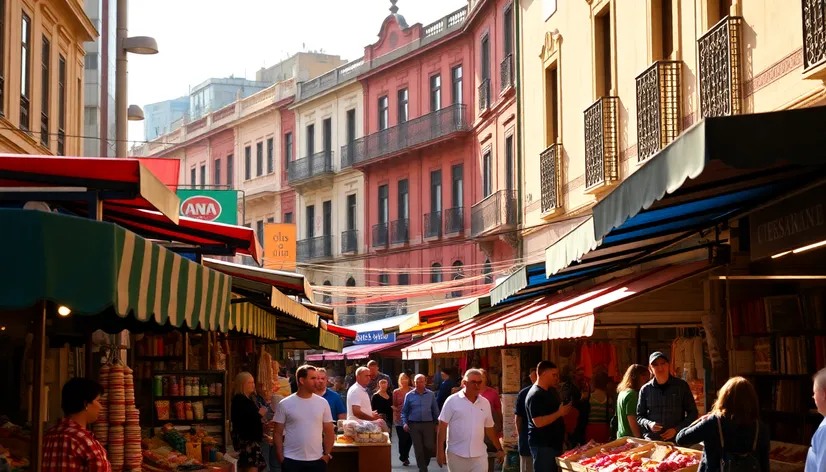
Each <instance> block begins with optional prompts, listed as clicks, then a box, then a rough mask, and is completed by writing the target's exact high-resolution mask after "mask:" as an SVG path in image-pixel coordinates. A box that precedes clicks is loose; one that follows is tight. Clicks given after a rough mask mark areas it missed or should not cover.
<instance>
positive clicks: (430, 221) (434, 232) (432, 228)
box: [424, 211, 442, 239]
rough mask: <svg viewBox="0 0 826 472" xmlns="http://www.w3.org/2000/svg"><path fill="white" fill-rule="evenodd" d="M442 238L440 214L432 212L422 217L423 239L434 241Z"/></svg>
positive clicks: (439, 212)
mask: <svg viewBox="0 0 826 472" xmlns="http://www.w3.org/2000/svg"><path fill="white" fill-rule="evenodd" d="M440 237H442V212H441V211H434V212H431V213H425V215H424V238H425V239H435V238H440Z"/></svg>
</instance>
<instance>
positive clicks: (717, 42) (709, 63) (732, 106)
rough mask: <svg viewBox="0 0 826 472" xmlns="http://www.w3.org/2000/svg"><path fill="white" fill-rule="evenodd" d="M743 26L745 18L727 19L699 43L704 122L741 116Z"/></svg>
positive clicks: (701, 100) (702, 37) (713, 28)
mask: <svg viewBox="0 0 826 472" xmlns="http://www.w3.org/2000/svg"><path fill="white" fill-rule="evenodd" d="M742 25H743V19H742V18H740V17H737V16H727V17H725V18H723V19H722V20H720V22H718V23H717V24H716V25H714V26H713V27H712V28H711V29H710V30H708V31H707V32H706V34H704V35H702V36H700V39H698V40H697V52H698V54H699V63H700V70H699V76H700V115H701V116H702V117H703V118H708V117H712V116H731V115H738V114H740V110H741V97H742V85H743V76H742V72H741V68H740V54H741V29H742Z"/></svg>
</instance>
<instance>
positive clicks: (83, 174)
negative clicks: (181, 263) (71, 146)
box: [0, 154, 180, 223]
mask: <svg viewBox="0 0 826 472" xmlns="http://www.w3.org/2000/svg"><path fill="white" fill-rule="evenodd" d="M178 164H179V163H178V161H177V160H171V161H169V163H168V164H167V163H164V162H163V161H159V162H153V163H151V164H150V165H151V166H152V167H153V169H154V170H155V172H158V173H160V174H161V175H162V176H167V174H168V173H169V169H166V168H167V167H170V168H171V166H172V165H174V166H175V167H177V166H178ZM0 188H2V190H3V192H0V199H2V200H6V201H9V200H20V199H21V198H23V199H25V200H31V201H44V202H47V203H50V204H60V203H61V202H74V203H84V204H87V205H88V206H89V207H91V209H93V211H94V213H95V215H94V216H95V217H97V216H99V215H98V208H97V203H98V202H102V203H103V212H104V213H105V212H106V210H107V209H108V208H109V207H110V206H114V207H128V208H140V209H144V210H155V211H158V212H160V213H161V214H162V215H163V216H164V217H166V218H167V219H168V220H169V221H171V222H173V223H177V222H178V206H179V205H180V201H179V199H178V197H177V196H176V195H175V193H174V192H173V191H172V190H170V189H169V188H168V187H167V186H166V185H165V184H164V182H163V181H161V180H160V179H159V178H158V177H157V176H156V175H155V173H153V171H152V170H150V169H149V168H148V167H147V166H146V165H144V164H143V163H142V162H141V161H139V160H137V159H98V158H79V157H55V156H21V155H17V154H0Z"/></svg>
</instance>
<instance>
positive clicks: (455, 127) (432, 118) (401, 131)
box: [347, 104, 470, 165]
mask: <svg viewBox="0 0 826 472" xmlns="http://www.w3.org/2000/svg"><path fill="white" fill-rule="evenodd" d="M469 130H470V125H469V124H468V118H467V105H462V104H453V105H449V106H446V107H444V108H442V109H440V110H437V111H434V112H432V113H428V114H426V115H422V116H420V117H418V118H413V119H412V120H409V121H407V122H405V123H402V124H401V125H398V126H393V127H391V128H387V129H384V130H381V131H379V132H376V133H373V134H369V135H367V136H364V137H361V138H359V139H357V140H355V141H353V143H352V144H351V145H350V146H351V148H350V150H349V151H353V152H349V151H348V156H347V157H348V160H349V162H351V165H352V164H360V163H362V162H366V161H369V160H372V159H378V158H380V157H383V156H387V155H389V154H393V153H396V152H399V151H403V150H405V149H407V148H410V147H413V146H419V145H422V144H426V143H428V142H430V141H434V140H437V139H440V138H444V137H446V136H449V135H451V134H453V133H459V132H466V131H469Z"/></svg>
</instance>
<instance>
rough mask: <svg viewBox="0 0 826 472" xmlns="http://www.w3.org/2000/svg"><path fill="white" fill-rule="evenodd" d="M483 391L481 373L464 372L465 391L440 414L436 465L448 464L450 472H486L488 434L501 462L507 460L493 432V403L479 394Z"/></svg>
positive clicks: (447, 404)
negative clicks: (491, 407) (486, 438)
mask: <svg viewBox="0 0 826 472" xmlns="http://www.w3.org/2000/svg"><path fill="white" fill-rule="evenodd" d="M481 390H482V372H481V371H480V370H479V369H470V370H468V371H467V372H465V381H464V388H463V389H462V390H460V391H459V392H457V393H454V394H453V395H451V396H449V397H447V401H445V405H444V406H443V407H442V412H441V413H440V414H439V433H438V435H437V438H438V439H437V446H436V462H437V463H438V464H439V467H441V466H443V465H445V464H447V468H448V471H450V472H487V471H488V451H487V446H486V445H485V435H486V434H487V436H488V439H489V440H490V441H491V443H493V444H495V445H496V453H497V455H498V456H499V460H502V459H504V458H505V451H504V450H503V449H502V447H501V446H500V443H499V438H498V437H497V435H496V429H495V428H494V423H493V415H492V414H491V409H490V402H489V401H488V400H487V399H486V398H485V397H483V396H482V395H480V394H479V393H480V391H481ZM445 439H447V457H445Z"/></svg>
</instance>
